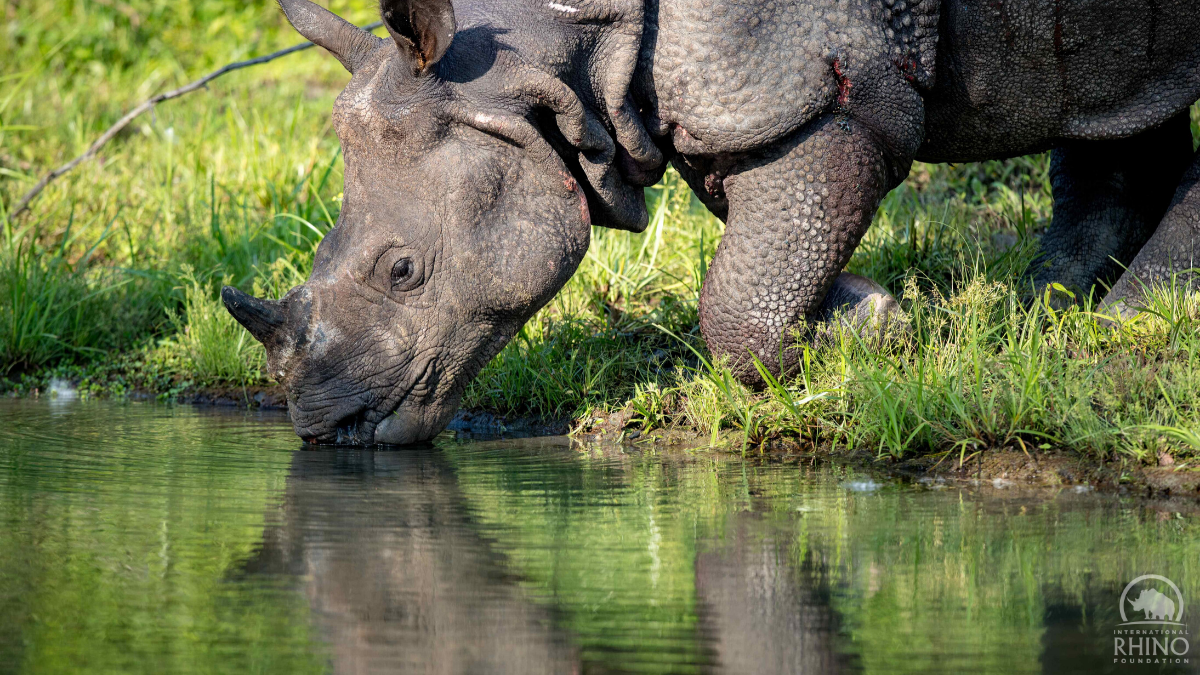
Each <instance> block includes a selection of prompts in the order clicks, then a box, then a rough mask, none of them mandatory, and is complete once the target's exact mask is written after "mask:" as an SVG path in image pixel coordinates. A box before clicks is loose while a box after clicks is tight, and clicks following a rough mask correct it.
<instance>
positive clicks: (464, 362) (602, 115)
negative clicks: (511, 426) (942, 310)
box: [223, 0, 1200, 443]
mask: <svg viewBox="0 0 1200 675" xmlns="http://www.w3.org/2000/svg"><path fill="white" fill-rule="evenodd" d="M280 4H281V6H282V7H283V10H284V12H285V13H286V14H287V17H288V20H289V21H291V23H292V25H293V26H295V27H296V29H297V30H298V31H299V32H300V33H302V34H303V35H304V36H306V37H308V38H309V39H311V40H313V41H314V42H316V43H317V44H319V45H321V46H323V47H325V48H326V49H328V50H329V51H330V52H332V53H333V54H334V55H335V56H336V57H337V58H338V59H339V60H340V61H341V62H342V63H343V64H344V65H345V66H346V67H347V69H349V70H350V71H351V72H352V73H354V75H353V78H352V79H351V81H350V84H349V85H348V86H347V87H346V90H345V91H344V92H343V93H342V95H341V96H340V97H339V98H338V100H337V103H336V105H335V106H334V112H333V118H334V123H335V127H336V129H337V132H338V136H339V138H340V139H341V141H342V145H343V148H344V150H345V159H346V176H345V202H344V207H343V210H342V213H341V217H340V218H339V220H338V224H337V227H335V228H334V229H333V230H332V231H331V232H330V234H329V235H328V236H327V237H326V238H325V240H324V241H323V242H322V243H321V246H320V249H319V250H318V253H317V257H316V261H315V264H314V269H313V274H312V277H311V278H310V279H309V281H308V282H307V283H306V284H304V285H303V286H300V287H298V288H296V289H293V290H292V291H291V292H289V293H288V295H287V296H286V297H284V298H283V299H282V300H281V301H268V300H258V299H255V298H252V297H250V296H247V295H245V294H242V293H240V292H239V291H237V290H236V289H232V288H227V289H225V291H224V292H223V296H224V300H225V303H226V306H227V307H228V308H229V310H230V311H231V312H232V313H233V315H234V316H235V317H237V318H238V320H239V321H241V322H242V324H243V325H245V326H246V327H247V328H248V329H249V330H250V331H251V332H252V333H253V334H254V335H255V337H257V338H258V339H259V340H261V341H262V342H263V343H264V344H265V345H266V347H267V352H268V357H269V360H268V362H269V366H270V369H271V372H272V374H273V375H274V376H275V377H276V378H277V379H279V380H280V381H281V382H282V383H283V384H284V385H285V386H286V387H287V389H288V393H289V396H288V399H289V404H290V408H291V413H292V420H293V422H294V424H295V428H296V432H297V433H298V434H299V435H300V436H301V437H302V438H304V439H306V440H308V441H312V442H321V443H332V442H340V443H372V442H377V443H408V442H413V441H419V440H422V439H427V438H430V437H431V436H433V435H434V434H436V433H437V432H438V431H440V430H441V429H442V428H443V427H444V425H445V424H446V422H447V420H448V419H449V418H450V416H451V415H452V414H453V412H454V410H455V408H456V407H457V405H458V402H459V399H460V398H461V396H462V392H463V390H464V388H465V387H466V385H467V383H468V382H469V381H470V380H471V378H473V377H474V376H475V375H476V374H477V373H478V371H479V370H480V369H481V368H482V367H483V365H484V364H485V363H487V361H488V360H489V359H490V358H491V357H492V356H493V355H495V354H496V352H498V351H499V350H500V348H501V347H502V346H503V345H504V344H505V343H506V342H507V341H508V340H509V339H510V338H511V336H512V335H513V334H514V333H515V331H516V330H517V329H518V328H519V327H520V326H521V325H522V324H523V323H524V322H525V321H526V320H527V319H528V318H529V317H530V316H532V315H533V313H534V312H536V311H537V310H538V309H539V308H540V307H542V306H543V305H544V304H545V303H546V302H547V301H548V300H549V299H550V298H551V297H552V296H553V295H554V293H555V292H557V291H558V289H559V288H561V287H562V285H563V284H564V283H565V282H566V281H567V279H568V278H569V277H570V276H571V274H572V273H573V272H574V271H575V268H576V267H577V266H578V264H579V262H580V260H581V259H582V257H583V255H584V253H585V252H586V250H587V246H588V242H589V236H590V225H591V224H593V223H594V224H597V225H605V226H609V227H616V228H622V229H627V230H633V231H640V230H642V229H643V228H644V227H645V226H646V223H647V214H646V209H645V205H644V202H643V198H642V187H643V186H646V185H650V184H653V183H654V182H656V181H657V180H658V179H659V178H660V177H661V175H662V172H663V170H664V169H665V167H666V164H667V162H668V161H669V162H672V163H673V164H674V165H675V166H676V167H677V168H678V169H679V171H680V172H681V173H682V174H683V176H684V177H685V178H686V179H687V181H688V183H689V184H690V185H691V186H692V187H693V189H695V190H696V192H697V193H698V194H699V195H700V197H701V199H702V200H703V201H704V202H705V204H706V205H708V207H709V208H710V209H712V210H713V212H714V213H716V214H717V215H718V216H720V217H721V218H723V219H725V221H726V233H725V236H724V239H723V241H722V242H721V245H720V248H719V249H718V251H717V253H716V257H715V258H714V260H713V262H712V265H711V267H710V270H709V273H708V277H707V279H706V280H705V285H704V290H703V293H702V296H701V300H700V326H701V329H702V331H703V334H704V337H705V339H706V340H707V342H708V345H709V347H710V348H711V349H712V351H713V352H714V353H716V354H718V355H720V354H728V355H729V357H730V360H731V363H732V365H733V367H734V369H735V370H736V372H737V373H738V374H739V376H740V377H742V379H743V380H744V381H746V382H747V383H750V384H754V383H755V382H756V380H757V378H758V376H757V373H756V371H755V370H754V368H753V367H752V364H751V362H750V359H749V356H748V355H749V354H750V353H751V352H753V353H755V354H757V355H758V356H759V358H761V359H762V361H763V362H764V363H766V364H768V366H769V367H770V368H771V369H772V370H774V371H776V372H778V371H780V370H782V371H784V372H787V371H789V370H791V369H792V368H794V367H795V360H796V359H795V350H787V349H781V346H783V345H785V344H786V343H787V342H788V341H790V340H791V339H792V336H793V335H795V334H796V331H797V330H799V335H800V337H801V338H802V339H803V338H804V336H805V335H808V336H812V335H814V332H813V329H814V328H817V327H819V323H820V322H821V321H822V320H824V319H825V318H827V317H828V316H829V313H830V312H831V311H832V310H833V309H837V308H843V309H845V308H848V309H850V310H852V311H851V314H852V315H856V316H871V315H875V316H876V317H878V315H880V314H883V313H886V312H888V311H890V310H891V309H893V308H894V302H890V301H887V300H886V299H887V295H886V293H883V292H882V289H880V288H879V287H878V286H877V285H876V284H874V283H872V282H870V281H869V280H865V279H862V278H858V277H853V276H852V275H846V274H841V275H840V276H839V273H840V272H841V270H842V268H843V267H844V266H845V264H846V262H847V261H848V260H849V258H850V255H851V253H853V251H854V248H855V247H856V246H857V245H858V242H859V240H860V238H861V237H862V235H863V233H864V232H865V230H866V228H867V226H868V225H869V224H870V221H871V217H872V215H873V214H874V212H875V210H876V207H877V206H878V204H879V201H880V199H881V198H882V197H883V195H884V194H886V192H887V191H888V190H890V189H891V188H893V187H895V186H896V185H897V184H899V183H900V181H902V180H903V179H904V177H905V175H906V174H907V172H908V169H909V167H910V165H911V163H912V161H913V160H914V159H920V160H924V161H958V162H964V161H976V160H983V159H991V158H1001V157H1010V156H1014V155H1020V154H1025V153H1030V152H1036V151H1042V150H1047V149H1053V150H1054V155H1053V187H1054V199H1055V215H1054V220H1053V223H1052V225H1051V227H1050V230H1049V232H1047V234H1046V236H1045V238H1044V240H1043V252H1042V257H1041V258H1040V259H1039V262H1038V264H1037V265H1036V266H1035V269H1034V270H1033V272H1032V274H1033V276H1034V278H1035V281H1037V282H1038V283H1039V284H1046V283H1049V282H1053V281H1059V282H1061V283H1063V284H1064V285H1067V286H1069V287H1073V288H1076V289H1089V288H1091V287H1092V285H1093V284H1095V283H1096V282H1105V283H1109V282H1112V283H1113V286H1112V290H1111V292H1110V293H1108V295H1107V296H1106V297H1105V298H1104V303H1105V305H1106V306H1108V307H1110V308H1111V309H1113V311H1114V312H1120V313H1122V314H1124V315H1128V314H1130V313H1131V312H1133V311H1135V310H1134V308H1136V306H1137V302H1138V300H1139V298H1140V292H1141V290H1140V289H1141V288H1142V285H1141V284H1142V283H1145V282H1154V281H1161V280H1162V279H1164V278H1166V277H1167V276H1168V275H1169V274H1170V273H1171V272H1172V271H1179V270H1183V269H1187V268H1190V267H1191V266H1192V265H1191V258H1192V250H1193V246H1194V242H1195V241H1196V239H1197V235H1196V229H1197V228H1198V227H1200V187H1197V183H1198V182H1200V162H1198V161H1197V158H1196V156H1195V155H1194V153H1193V152H1192V147H1191V138H1190V134H1189V132H1188V124H1187V108H1188V106H1189V105H1190V104H1191V103H1192V102H1193V101H1195V100H1196V99H1197V98H1200V3H1197V2H1195V0H1092V1H1090V2H1084V1H1082V0H991V1H989V2H983V1H981V0H969V1H968V0H941V1H940V2H939V1H938V0H814V1H813V2H811V3H785V2H773V1H770V0H759V1H757V2H753V1H746V2H725V3H712V2H709V1H708V0H659V1H657V2H656V1H655V0H648V1H647V2H645V3H642V2H636V1H634V2H622V1H619V0H582V1H580V0H554V1H553V2H551V1H546V0H486V1H485V0H460V2H458V3H456V4H455V5H454V6H453V7H452V6H451V5H450V2H449V0H407V1H406V0H383V2H382V7H381V10H382V14H383V17H384V21H385V25H386V26H387V27H388V31H389V33H390V34H391V39H386V38H385V39H381V38H376V37H374V36H372V35H370V34H368V33H366V32H364V31H361V30H359V29H357V28H355V27H353V26H350V25H349V24H346V23H345V22H343V21H341V20H340V19H338V18H337V17H335V16H333V15H332V14H330V13H328V12H326V11H325V10H323V9H321V8H319V7H317V6H316V5H313V4H311V3H309V2H307V1H306V0H280ZM1114 259H1115V262H1114ZM1125 266H1127V267H1128V271H1127V272H1124V273H1123V274H1121V272H1122V271H1123V269H1124V267H1125ZM881 298H883V299H885V300H881ZM393 413H394V414H393Z"/></svg>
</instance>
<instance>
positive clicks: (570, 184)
mask: <svg viewBox="0 0 1200 675" xmlns="http://www.w3.org/2000/svg"><path fill="white" fill-rule="evenodd" d="M561 173H562V177H563V185H565V186H567V189H568V190H570V191H571V192H574V193H575V195H576V196H577V197H579V217H580V218H582V219H583V223H584V225H591V224H592V213H591V211H589V210H588V203H587V195H585V194H584V193H583V188H581V187H579V181H577V180H575V177H574V176H572V175H571V174H569V173H567V172H565V171H563V172H561Z"/></svg>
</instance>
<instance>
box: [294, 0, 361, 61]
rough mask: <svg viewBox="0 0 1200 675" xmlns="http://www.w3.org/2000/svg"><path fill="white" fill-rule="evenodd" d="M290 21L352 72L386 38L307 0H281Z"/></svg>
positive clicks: (297, 29) (297, 30)
mask: <svg viewBox="0 0 1200 675" xmlns="http://www.w3.org/2000/svg"><path fill="white" fill-rule="evenodd" d="M278 1H279V8H280V9H282V10H283V13H284V15H285V16H287V20H288V23H290V24H292V27H293V28H295V29H296V32H297V33H300V34H301V35H303V36H304V37H306V38H308V39H309V40H311V41H312V43H313V44H315V45H317V46H320V47H323V48H325V49H326V50H327V51H328V52H329V53H330V54H333V55H334V56H335V57H336V58H337V60H338V61H341V62H342V65H343V66H345V67H346V70H348V71H350V72H351V73H353V72H354V70H355V69H356V68H358V66H359V65H360V64H361V63H362V62H363V61H364V60H365V59H366V57H367V55H368V54H370V53H371V52H372V51H373V50H374V49H375V48H376V47H378V46H379V44H380V43H381V42H383V40H382V39H381V38H377V37H375V36H374V35H371V33H370V32H368V31H365V30H363V29H361V28H359V27H358V26H355V25H354V24H352V23H348V22H347V21H345V20H344V19H342V17H340V16H338V15H337V14H334V13H333V12H330V11H329V10H327V9H325V8H324V7H321V6H319V5H316V4H313V3H311V2H309V1H308V0H278Z"/></svg>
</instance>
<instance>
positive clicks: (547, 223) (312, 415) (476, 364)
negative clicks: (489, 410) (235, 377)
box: [222, 0, 591, 444]
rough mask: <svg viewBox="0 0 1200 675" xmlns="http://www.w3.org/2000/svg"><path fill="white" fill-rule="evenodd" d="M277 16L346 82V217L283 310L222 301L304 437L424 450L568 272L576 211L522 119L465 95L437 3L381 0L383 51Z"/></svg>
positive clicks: (305, 8)
mask: <svg viewBox="0 0 1200 675" xmlns="http://www.w3.org/2000/svg"><path fill="white" fill-rule="evenodd" d="M280 6H281V7H282V8H283V10H284V13H285V14H286V15H287V18H288V20H289V21H290V22H291V23H292V25H293V26H294V27H295V28H296V29H297V30H298V31H299V32H300V33H301V34H302V35H304V36H305V37H306V38H308V39H310V40H312V41H313V42H314V43H316V44H317V45H319V46H321V47H323V48H325V49H326V50H328V51H329V52H331V53H332V54H333V55H334V56H335V57H336V58H337V59H338V60H339V61H340V62H341V63H342V64H343V65H344V66H345V67H346V68H347V70H349V71H350V72H351V73H352V78H351V80H350V83H349V84H348V85H347V86H346V89H345V91H343V92H342V93H341V95H340V96H339V97H338V98H337V101H336V103H335V105H334V110H333V121H334V127H335V129H336V131H337V135H338V138H339V139H340V140H341V143H342V148H343V151H344V157H345V185H344V201H343V204H342V210H341V213H340V215H339V217H338V220H337V223H336V225H335V227H334V228H333V229H332V230H331V231H330V232H329V233H328V234H327V235H326V237H325V238H324V240H323V241H322V242H321V243H320V246H319V247H318V249H317V253H316V256H315V259H314V262H313V270H312V274H311V276H310V277H309V279H308V281H307V282H306V283H304V284H303V285H301V286H298V287H296V288H294V289H292V290H291V291H289V292H288V293H287V294H286V295H285V296H284V297H283V298H282V299H280V300H266V299H259V298H255V297H252V296H250V295H247V294H245V293H243V292H241V291H239V290H237V289H235V288H232V287H225V288H224V289H223V290H222V299H223V301H224V303H225V306H226V308H227V309H228V310H229V312H230V313H231V314H232V315H233V316H234V317H235V318H236V319H237V320H238V321H239V322H240V323H241V324H242V325H243V326H245V327H246V329H247V330H249V332H250V333H251V334H252V335H253V336H254V337H255V338H257V339H258V340H259V341H260V342H262V343H263V345H264V346H265V347H266V350H267V357H268V359H267V363H268V368H269V369H270V374H271V375H272V377H274V378H275V379H277V380H278V381H279V382H281V383H282V384H283V385H284V386H285V387H286V389H287V391H288V406H289V410H290V413H291V418H292V423H293V425H294V426H295V430H296V433H297V434H298V435H299V436H300V437H301V438H303V439H304V440H306V441H308V442H313V443H364V444H367V443H395V444H403V443H411V442H415V441H421V440H424V439H428V438H430V437H432V436H433V435H435V434H437V433H438V432H439V431H441V430H442V429H443V428H444V427H445V425H446V423H447V422H448V421H449V419H450V417H451V416H452V415H453V413H454V411H455V410H456V408H457V407H458V404H459V401H460V399H461V397H462V394H463V391H464V390H465V388H466V386H467V384H468V383H469V382H470V381H471V379H472V378H474V376H475V375H476V374H478V372H479V370H480V369H481V368H482V367H483V366H484V365H485V364H486V363H487V362H488V361H489V360H490V359H491V358H492V357H493V356H495V354H496V353H497V352H499V351H500V349H501V348H502V347H503V346H504V345H505V344H506V343H507V341H508V340H509V339H510V338H511V337H512V336H513V335H514V334H515V333H516V331H517V330H518V329H519V328H520V327H521V325H523V324H524V323H525V321H527V320H528V319H529V318H530V317H531V316H532V315H533V314H534V313H535V312H536V311H537V310H538V309H539V308H541V307H542V306H543V305H544V304H545V303H546V302H548V301H549V300H550V298H552V297H553V296H554V294H555V293H556V292H557V291H558V290H559V289H560V288H561V287H562V286H563V284H565V283H566V281H567V280H568V279H569V278H570V276H571V275H572V274H573V273H574V271H575V269H576V267H577V266H578V265H579V262H580V260H581V259H582V257H583V256H584V254H585V253H586V251H587V247H588V243H589V239H590V234H591V233H590V219H589V215H588V213H589V212H588V209H587V202H586V199H585V195H584V193H583V191H582V189H581V188H580V186H579V185H578V183H577V182H576V180H575V179H574V178H573V177H572V174H571V173H570V172H569V171H568V169H567V167H566V166H564V164H563V162H562V160H561V158H560V157H559V155H558V154H557V153H555V152H554V151H553V150H552V149H551V147H550V145H548V143H547V141H546V140H545V139H544V137H543V136H542V135H541V134H539V133H538V131H537V130H536V129H535V128H534V127H533V126H532V123H531V122H530V121H529V118H530V117H531V116H532V115H530V114H527V111H522V110H521V109H520V108H519V106H518V105H516V104H515V103H513V102H512V101H506V100H505V99H504V98H503V96H500V95H497V96H496V97H494V100H495V101H496V104H495V105H483V106H481V105H479V104H476V103H471V102H470V99H469V98H467V97H463V96H462V95H461V92H462V90H463V89H464V87H469V86H472V85H474V84H477V83H478V82H481V81H483V80H486V79H487V77H488V75H487V72H486V69H481V68H479V67H478V64H471V63H470V62H469V59H464V58H460V59H457V60H456V61H457V65H456V61H455V60H452V59H450V58H449V55H452V54H453V52H454V51H455V50H454V48H455V46H456V45H458V43H457V42H455V37H456V36H455V15H454V9H453V8H452V7H451V5H450V2H449V0H383V2H382V6H381V11H382V15H383V19H384V25H385V26H386V28H387V30H388V32H389V33H390V39H389V38H378V37H375V36H374V35H372V34H370V33H368V32H366V31H363V30H361V29H359V28H357V27H355V26H353V25H351V24H349V23H347V22H345V21H343V20H342V19H340V18H339V17H337V16H335V15H334V14H331V13H329V12H328V11H326V10H324V9H322V8H320V7H318V6H317V5H314V4H312V3H310V2H307V1H306V0H280ZM458 37H459V38H460V39H461V38H462V37H463V36H462V35H459V36H458ZM477 47H478V45H475V46H472V45H470V44H468V45H467V46H466V47H465V48H464V50H465V51H467V52H469V53H470V54H471V55H472V57H473V55H474V54H476V53H479V52H480V50H479V49H477ZM478 86H493V87H495V88H496V90H497V91H500V90H501V89H502V87H498V86H497V85H494V84H492V85H488V84H487V83H486V82H485V83H484V84H482V85H478ZM484 98H486V97H484ZM475 100H480V98H479V97H476V98H475Z"/></svg>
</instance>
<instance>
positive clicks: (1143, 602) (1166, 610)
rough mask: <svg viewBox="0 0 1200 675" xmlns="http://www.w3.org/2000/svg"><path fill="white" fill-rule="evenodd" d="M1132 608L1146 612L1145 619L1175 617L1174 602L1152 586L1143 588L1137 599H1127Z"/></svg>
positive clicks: (1167, 619)
mask: <svg viewBox="0 0 1200 675" xmlns="http://www.w3.org/2000/svg"><path fill="white" fill-rule="evenodd" d="M1127 602H1128V603H1129V604H1131V605H1133V609H1134V610H1137V611H1142V612H1145V613H1146V618H1147V619H1158V620H1160V621H1163V620H1165V621H1170V620H1171V619H1174V618H1175V603H1174V602H1173V601H1172V600H1171V599H1170V598H1168V597H1167V596H1165V595H1163V594H1162V593H1159V592H1158V591H1156V590H1154V589H1153V588H1143V589H1142V594H1141V595H1139V596H1138V598H1137V600H1128V601H1127Z"/></svg>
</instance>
